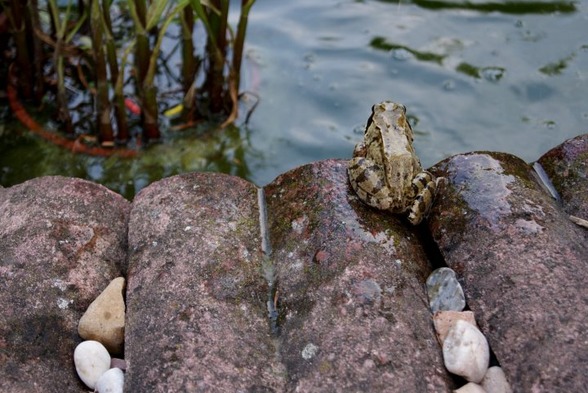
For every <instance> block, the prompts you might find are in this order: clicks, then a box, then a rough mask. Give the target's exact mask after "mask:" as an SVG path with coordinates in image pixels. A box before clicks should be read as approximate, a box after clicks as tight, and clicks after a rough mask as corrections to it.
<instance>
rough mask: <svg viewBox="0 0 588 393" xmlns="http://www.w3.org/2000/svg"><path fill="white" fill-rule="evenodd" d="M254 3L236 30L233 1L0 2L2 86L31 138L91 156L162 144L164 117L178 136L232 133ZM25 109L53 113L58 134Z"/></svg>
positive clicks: (244, 8) (248, 0)
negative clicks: (184, 131)
mask: <svg viewBox="0 0 588 393" xmlns="http://www.w3.org/2000/svg"><path fill="white" fill-rule="evenodd" d="M254 2H255V0H242V1H241V9H240V18H239V21H238V24H237V26H236V29H232V28H231V26H230V25H229V23H228V14H229V3H230V2H229V0H208V1H201V0H176V1H169V0H128V1H121V0H46V1H40V0H0V15H1V16H2V19H1V20H0V24H2V25H3V26H4V27H5V28H4V29H0V34H3V35H4V36H5V37H0V38H8V44H6V43H5V44H2V45H3V46H4V47H3V48H0V49H3V53H4V55H3V56H4V59H3V62H2V63H1V64H3V65H2V66H0V73H1V74H0V83H6V91H7V96H8V98H9V101H10V106H11V109H12V111H13V113H14V114H15V115H16V116H17V117H18V118H19V120H21V122H23V123H24V124H25V125H26V126H27V127H28V128H29V129H31V130H32V131H33V132H36V133H37V134H39V135H41V136H43V137H44V138H45V139H48V140H50V141H52V142H54V143H55V144H58V145H63V146H67V147H69V148H71V149H72V150H74V151H79V152H84V153H88V154H93V155H110V154H112V153H113V152H115V153H116V154H119V155H120V154H122V155H133V154H135V152H136V150H135V149H134V147H137V146H139V145H140V144H142V143H145V142H150V141H157V140H159V139H160V138H161V133H162V126H161V119H162V114H166V115H167V116H168V117H169V116H175V117H176V119H177V120H176V121H177V122H179V123H180V124H178V125H176V127H177V128H188V127H192V126H194V125H196V124H198V123H199V122H201V121H210V122H213V123H214V122H216V123H217V124H219V125H220V126H222V127H224V126H226V125H228V124H230V123H232V122H233V121H234V120H235V119H236V117H237V111H238V99H239V82H240V80H239V79H240V78H239V76H240V71H241V62H242V58H243V45H244V41H245V32H246V28H247V20H248V14H249V11H250V9H251V6H252V5H253V3H254ZM2 30H5V31H4V33H2ZM0 41H5V42H6V40H1V39H0ZM178 51H179V53H180V54H179V55H177V54H176V53H177V52H178ZM172 57H173V59H172ZM178 59H179V60H178ZM22 102H24V103H27V104H29V106H24V105H22ZM25 108H41V109H43V110H42V111H41V112H44V113H50V114H51V116H52V121H53V124H55V125H56V126H55V127H52V128H55V129H58V130H60V131H56V130H51V131H47V130H46V129H45V128H44V127H43V126H41V125H39V124H38V123H37V122H36V121H35V120H34V118H35V117H36V116H35V114H34V113H33V111H32V110H30V111H27V110H26V109H25ZM115 146H119V148H118V149H113V147H115Z"/></svg>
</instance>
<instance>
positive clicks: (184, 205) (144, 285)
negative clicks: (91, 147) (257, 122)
mask: <svg viewBox="0 0 588 393" xmlns="http://www.w3.org/2000/svg"><path fill="white" fill-rule="evenodd" d="M257 198H258V196H257V189H256V187H255V186H253V185H252V184H251V183H249V182H247V181H245V180H242V179H239V178H237V177H233V176H227V175H220V174H212V173H192V174H186V175H180V176H174V177H170V178H167V179H164V180H161V181H159V182H156V183H153V184H151V185H150V186H149V187H147V188H145V189H143V190H142V191H141V192H140V193H139V194H138V195H137V196H136V197H135V200H134V202H133V209H132V212H131V219H130V225H129V248H130V256H129V274H128V277H127V326H126V331H125V335H126V340H125V359H126V362H127V373H126V377H125V386H126V390H127V391H129V392H181V391H209V390H212V391H219V392H221V391H232V392H236V391H272V390H273V391H283V389H282V387H283V385H284V380H285V373H284V371H283V370H282V368H281V366H280V363H279V361H277V360H276V346H277V344H278V342H277V338H276V337H272V335H271V334H270V329H269V323H268V319H267V309H266V301H267V300H268V284H267V281H266V279H265V278H264V277H263V275H262V270H261V267H262V260H263V255H262V253H261V250H260V245H261V237H260V229H259V209H258V204H257Z"/></svg>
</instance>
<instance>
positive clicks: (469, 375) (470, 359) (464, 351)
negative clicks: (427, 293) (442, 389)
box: [443, 320, 490, 383]
mask: <svg viewBox="0 0 588 393" xmlns="http://www.w3.org/2000/svg"><path fill="white" fill-rule="evenodd" d="M489 360H490V348H489V347H488V341H486V337H484V335H483V334H482V332H480V331H479V330H478V328H476V327H475V326H474V325H472V324H470V323H468V322H466V321H463V320H457V321H455V323H454V324H453V325H452V326H451V327H450V328H449V331H448V332H447V337H445V341H444V342H443V361H444V363H445V367H446V368H447V370H449V372H450V373H453V374H456V375H459V376H462V377H464V378H465V379H466V380H468V381H469V382H476V383H479V382H480V381H481V380H482V378H484V375H486V370H488V362H489Z"/></svg>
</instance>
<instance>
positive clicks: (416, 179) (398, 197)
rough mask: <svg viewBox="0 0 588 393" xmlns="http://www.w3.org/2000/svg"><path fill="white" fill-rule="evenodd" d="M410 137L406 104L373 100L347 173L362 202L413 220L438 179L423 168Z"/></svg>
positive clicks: (421, 215) (424, 211)
mask: <svg viewBox="0 0 588 393" xmlns="http://www.w3.org/2000/svg"><path fill="white" fill-rule="evenodd" d="M413 141H414V136H413V131H412V128H411V126H410V123H409V122H408V119H407V116H406V107H405V106H404V105H402V104H398V103H395V102H392V101H383V102H381V103H379V104H376V105H374V106H373V107H372V114H371V116H370V117H369V119H368V122H367V125H366V128H365V133H364V137H363V140H362V141H361V142H359V143H358V144H357V145H356V146H355V149H354V150H353V158H352V159H351V160H350V161H349V165H348V168H347V173H348V177H349V182H350V183H351V187H352V188H353V191H354V192H355V194H356V195H357V196H358V197H359V199H360V200H361V201H362V202H364V203H365V204H367V205H369V206H371V207H374V208H376V209H380V210H385V211H389V212H391V213H393V214H400V215H405V216H406V218H407V219H408V221H409V222H410V223H411V224H412V225H418V224H420V223H421V222H422V221H423V219H425V217H427V215H428V213H429V211H430V209H431V207H432V205H433V202H434V200H435V197H436V194H437V190H439V188H440V186H441V184H442V182H443V180H444V179H443V178H442V177H439V178H437V177H435V176H434V175H433V174H432V173H430V172H428V171H426V170H423V168H422V166H421V162H420V160H419V158H418V156H417V154H416V152H415V150H414V146H413Z"/></svg>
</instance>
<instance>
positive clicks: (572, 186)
mask: <svg viewBox="0 0 588 393" xmlns="http://www.w3.org/2000/svg"><path fill="white" fill-rule="evenodd" d="M538 162H539V163H540V164H541V165H542V166H543V169H544V170H545V172H546V173H547V175H548V176H549V177H550V179H551V181H552V182H553V185H554V186H555V188H556V190H557V192H558V193H559V195H560V196H561V198H562V202H563V207H564V210H565V211H566V212H567V213H568V214H571V215H574V216H577V217H580V218H583V219H585V220H588V193H587V192H586V190H588V134H584V135H580V136H577V137H575V138H572V139H568V140H567V141H565V142H564V143H562V144H561V145H559V146H557V147H555V148H553V149H551V150H550V151H548V152H547V153H545V154H544V155H543V156H542V157H541V158H540V159H539V160H538Z"/></svg>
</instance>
